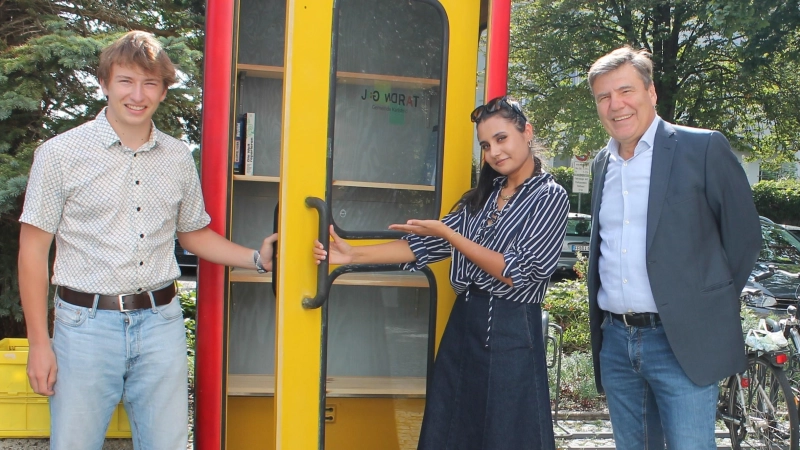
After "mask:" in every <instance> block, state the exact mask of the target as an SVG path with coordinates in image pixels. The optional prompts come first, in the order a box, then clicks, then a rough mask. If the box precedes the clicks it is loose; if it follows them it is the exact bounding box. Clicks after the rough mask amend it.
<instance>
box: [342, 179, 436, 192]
mask: <svg viewBox="0 0 800 450" xmlns="http://www.w3.org/2000/svg"><path fill="white" fill-rule="evenodd" d="M333 185H334V186H343V187H357V188H371V189H398V190H404V191H429V192H434V191H435V190H436V186H431V185H429V184H401V183H373V182H370V181H346V180H334V181H333Z"/></svg>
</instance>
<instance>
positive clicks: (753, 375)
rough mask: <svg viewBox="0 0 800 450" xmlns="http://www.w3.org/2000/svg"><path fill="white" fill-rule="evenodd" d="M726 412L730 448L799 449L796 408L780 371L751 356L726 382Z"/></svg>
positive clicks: (789, 389) (792, 396)
mask: <svg viewBox="0 0 800 450" xmlns="http://www.w3.org/2000/svg"><path fill="white" fill-rule="evenodd" d="M728 387H729V397H728V411H727V413H728V414H729V415H730V416H731V417H734V418H736V419H737V420H734V421H733V422H731V423H729V429H730V436H731V446H732V447H733V448H734V449H735V450H739V449H742V448H766V449H770V450H771V449H776V450H777V449H781V450H797V449H798V439H799V437H798V432H799V431H798V418H797V405H796V404H795V400H794V394H793V393H792V389H791V386H790V385H789V381H788V379H787V378H786V374H785V373H784V372H783V370H781V369H778V368H775V367H773V366H772V365H771V364H770V363H769V362H768V361H766V359H764V358H761V357H757V356H754V355H751V356H750V357H749V359H748V368H747V370H746V371H745V372H744V373H743V374H741V376H740V377H738V378H737V377H731V378H730V380H729V385H728Z"/></svg>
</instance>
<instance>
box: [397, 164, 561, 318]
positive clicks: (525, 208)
mask: <svg viewBox="0 0 800 450" xmlns="http://www.w3.org/2000/svg"><path fill="white" fill-rule="evenodd" d="M505 179H506V177H497V178H496V179H495V180H494V189H493V191H492V193H491V195H490V196H489V199H488V200H487V202H486V204H485V205H484V206H483V208H482V209H481V210H480V211H479V212H478V213H477V214H476V215H471V214H469V212H468V210H467V208H462V209H461V210H460V211H456V212H452V213H450V214H448V215H447V216H445V217H444V218H443V219H442V222H444V223H445V224H446V225H447V226H449V227H450V228H452V229H453V230H455V231H458V232H459V233H460V234H461V235H462V236H464V237H466V238H468V239H470V240H471V241H473V242H476V243H478V244H480V245H482V246H484V247H486V248H488V249H490V250H494V251H496V252H500V253H502V254H503V257H504V259H505V262H506V266H505V268H504V269H503V276H504V277H508V278H511V280H512V282H513V286H509V285H507V284H505V283H503V282H502V281H500V280H498V279H496V278H494V277H493V276H491V275H489V274H488V273H486V272H484V271H483V270H482V269H481V268H480V267H478V266H477V265H475V264H474V263H473V262H471V261H470V260H468V259H467V258H466V257H465V256H464V255H462V254H461V253H460V252H458V250H455V249H454V248H453V247H452V246H451V245H450V243H449V242H447V241H446V240H445V239H443V238H439V237H432V236H417V235H413V234H409V235H406V236H403V238H402V239H405V240H407V241H408V243H409V246H410V247H411V251H412V252H414V255H415V256H416V258H417V260H416V261H415V262H412V263H408V264H403V265H402V268H403V269H405V270H411V271H414V270H418V269H421V268H422V267H424V266H426V265H427V264H430V263H433V262H436V261H441V260H443V259H445V258H447V257H449V256H451V254H452V257H453V261H452V263H451V266H450V284H451V285H452V286H453V289H454V290H455V291H456V293H457V294H461V293H462V292H464V291H466V290H467V289H469V286H470V285H474V286H475V287H477V288H479V289H483V290H485V291H488V292H490V293H491V296H492V297H497V298H502V299H505V300H511V301H517V302H523V303H540V302H541V301H542V300H543V298H544V293H545V290H546V289H547V281H548V280H549V279H550V276H551V275H552V274H553V272H555V270H556V266H557V264H558V257H559V256H560V254H561V245H562V243H563V241H564V235H565V234H566V223H567V214H568V213H569V200H568V198H567V192H566V191H565V190H564V188H563V187H561V186H560V185H558V184H557V183H556V182H555V180H554V179H553V176H552V175H550V174H548V173H543V174H542V175H539V176H536V177H532V178H529V179H527V180H526V181H525V182H524V183H523V184H522V185H521V186H520V187H519V189H518V190H517V192H516V194H514V196H513V197H511V199H510V200H509V202H508V204H507V205H506V206H505V207H504V208H503V209H502V210H501V211H499V212H498V211H497V206H496V205H497V196H498V195H500V191H501V189H502V186H503V182H504V181H505ZM495 214H496V215H497V218H496V219H495V220H489V219H490V217H491V216H493V215H495Z"/></svg>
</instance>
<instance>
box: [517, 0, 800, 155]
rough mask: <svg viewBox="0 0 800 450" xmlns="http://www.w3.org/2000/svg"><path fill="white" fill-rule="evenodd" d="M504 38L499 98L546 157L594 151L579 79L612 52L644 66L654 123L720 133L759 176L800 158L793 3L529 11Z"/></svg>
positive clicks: (772, 0) (522, 11)
mask: <svg viewBox="0 0 800 450" xmlns="http://www.w3.org/2000/svg"><path fill="white" fill-rule="evenodd" d="M511 33H512V36H511V42H512V45H511V49H510V63H509V92H510V94H512V95H514V96H516V97H517V98H520V99H522V100H523V101H525V102H526V103H527V109H528V110H529V111H532V112H533V114H531V115H530V116H531V117H530V119H531V122H532V123H533V127H534V129H535V130H536V133H537V136H538V138H539V139H540V140H541V141H542V142H545V143H546V146H548V147H549V148H550V150H551V151H554V152H556V153H559V154H563V155H571V154H575V155H579V154H586V153H595V152H597V151H598V150H599V149H601V148H603V147H604V146H605V144H606V142H607V140H608V137H607V135H606V133H605V131H604V130H603V127H602V126H601V124H600V122H599V120H598V119H597V113H596V109H595V105H594V101H593V98H592V95H591V93H590V89H589V86H588V83H587V80H586V74H587V72H588V69H589V67H590V66H591V65H592V63H593V62H594V61H595V60H596V59H597V58H598V57H600V56H602V55H604V54H605V53H607V52H609V51H611V50H612V49H614V48H617V47H620V46H622V45H624V44H630V45H631V46H632V47H634V48H646V49H648V50H649V51H650V52H651V53H652V54H653V63H654V84H655V88H656V93H657V95H658V105H657V109H658V113H659V115H660V116H661V117H662V118H664V119H665V120H667V121H671V122H675V123H678V124H682V125H689V126H696V127H702V128H711V129H716V130H720V131H722V132H723V133H724V134H725V135H726V136H727V137H728V139H729V140H730V141H731V143H732V145H733V146H734V148H736V149H738V150H741V151H743V152H745V153H747V154H749V157H750V158H759V159H762V160H763V161H764V162H766V163H767V164H774V165H780V164H782V163H784V162H787V161H792V160H794V159H795V156H794V154H795V152H797V151H798V150H800V139H799V138H800V111H798V110H797V108H796V103H797V98H798V97H799V95H798V94H800V44H799V43H800V39H798V37H800V8H799V7H798V1H797V0H790V1H784V0H764V1H760V2H752V1H751V0H714V1H707V0H668V1H664V0H639V1H634V2H585V1H579V0H531V1H525V2H517V3H516V5H515V8H514V12H513V14H512V30H511Z"/></svg>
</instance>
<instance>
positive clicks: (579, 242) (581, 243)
mask: <svg viewBox="0 0 800 450" xmlns="http://www.w3.org/2000/svg"><path fill="white" fill-rule="evenodd" d="M591 234H592V216H590V215H588V214H580V213H569V216H567V235H566V236H564V243H563V244H562V246H561V256H560V257H559V258H558V267H557V268H556V272H560V273H561V274H566V273H569V274H572V273H573V270H572V268H573V266H575V263H576V262H578V257H577V255H576V253H577V252H580V253H581V254H583V256H587V257H588V256H589V237H590V236H591Z"/></svg>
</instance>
